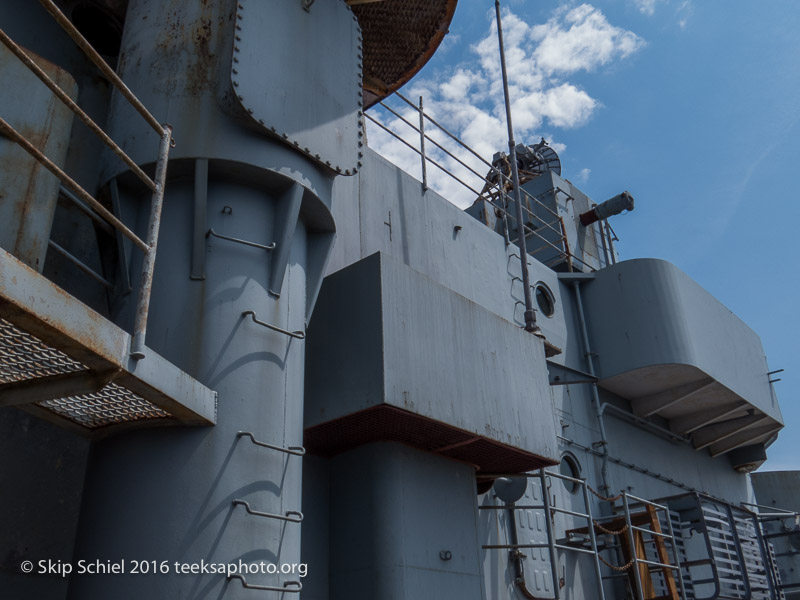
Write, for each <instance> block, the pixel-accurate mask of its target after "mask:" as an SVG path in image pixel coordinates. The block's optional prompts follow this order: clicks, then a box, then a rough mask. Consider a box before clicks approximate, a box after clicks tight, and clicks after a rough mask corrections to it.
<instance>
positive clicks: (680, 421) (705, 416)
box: [669, 400, 749, 435]
mask: <svg viewBox="0 0 800 600" xmlns="http://www.w3.org/2000/svg"><path fill="white" fill-rule="evenodd" d="M747 406H749V405H748V403H747V402H745V401H744V400H743V401H741V402H729V403H727V404H723V405H722V406H716V407H714V408H708V409H706V410H701V411H698V412H696V413H692V414H691V415H687V416H685V417H678V418H677V419H672V420H671V421H670V422H669V428H670V429H671V430H672V431H673V432H675V433H677V434H678V435H688V434H690V433H693V432H695V431H697V430H698V429H700V428H701V427H705V426H706V425H710V424H711V423H714V422H715V421H719V420H721V419H724V418H725V417H729V416H731V415H732V414H734V413H736V412H738V411H740V410H742V409H744V408H746V407H747Z"/></svg>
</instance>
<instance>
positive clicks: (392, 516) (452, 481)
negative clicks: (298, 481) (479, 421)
mask: <svg viewBox="0 0 800 600" xmlns="http://www.w3.org/2000/svg"><path fill="white" fill-rule="evenodd" d="M330 469H331V471H330V481H331V495H330V510H331V514H332V515H335V518H332V519H331V529H330V548H331V554H330V560H331V564H330V595H329V596H327V597H328V598H330V599H331V600H372V599H374V598H381V599H382V600H401V599H410V598H459V599H462V600H483V599H484V598H485V595H484V592H483V587H482V585H481V577H480V554H479V549H478V536H477V507H476V504H475V478H474V477H473V470H472V467H470V466H469V465H465V464H461V463H457V462H454V461H451V460H448V459H445V458H441V457H435V456H431V455H430V454H428V453H425V452H421V451H419V450H415V449H412V448H407V447H405V446H402V445H400V444H395V443H383V442H382V443H377V444H369V445H366V446H362V447H360V448H356V449H354V450H351V451H349V452H345V453H343V454H341V455H339V456H337V457H336V458H334V459H332V460H331V464H330ZM442 551H445V552H450V553H451V556H452V558H450V559H449V560H443V559H442V558H441V557H440V552H442Z"/></svg>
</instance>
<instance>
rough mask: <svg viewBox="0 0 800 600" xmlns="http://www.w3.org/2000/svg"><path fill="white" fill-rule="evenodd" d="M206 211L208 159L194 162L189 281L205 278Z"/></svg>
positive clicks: (199, 159)
mask: <svg viewBox="0 0 800 600" xmlns="http://www.w3.org/2000/svg"><path fill="white" fill-rule="evenodd" d="M207 210H208V159H207V158H198V159H197V160H195V161H194V215H193V219H194V223H193V228H192V267H191V271H189V279H194V280H203V279H205V278H206V231H207V230H206V212H207Z"/></svg>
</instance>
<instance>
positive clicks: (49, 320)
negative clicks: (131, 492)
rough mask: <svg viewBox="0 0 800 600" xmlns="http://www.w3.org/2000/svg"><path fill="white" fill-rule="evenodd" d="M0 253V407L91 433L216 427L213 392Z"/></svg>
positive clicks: (77, 301) (13, 259) (84, 432)
mask: <svg viewBox="0 0 800 600" xmlns="http://www.w3.org/2000/svg"><path fill="white" fill-rule="evenodd" d="M129 349H130V336H129V335H128V334H127V333H126V332H125V331H123V330H122V329H120V328H119V327H117V326H116V325H114V324H113V323H111V322H109V321H108V320H106V319H105V318H103V317H102V316H101V315H99V314H98V313H96V312H94V311H93V310H92V309H90V308H89V307H87V306H86V305H84V304H83V303H82V302H80V301H79V300H77V299H75V298H73V297H72V296H70V295H68V294H66V293H65V292H64V291H63V290H61V289H60V288H58V287H57V286H56V285H54V284H53V283H51V282H50V281H49V280H47V279H46V278H45V277H43V276H42V275H40V274H39V273H37V272H36V271H34V270H32V269H30V268H29V267H27V266H25V265H24V264H22V263H21V262H20V261H18V260H17V259H16V258H14V257H13V256H11V255H10V254H9V253H7V252H6V251H4V250H2V249H0V407H3V406H16V407H18V408H20V409H22V410H25V411H27V412H30V413H32V414H35V415H37V416H39V417H42V418H44V419H47V420H48V421H51V422H53V423H55V424H57V425H59V426H62V427H65V428H67V429H70V430H73V431H76V432H78V433H81V434H83V435H88V436H92V437H94V436H102V435H108V434H109V433H113V432H116V431H118V430H119V429H121V428H125V429H127V428H130V427H148V426H163V425H180V424H183V425H213V424H214V422H215V419H216V393H215V392H214V391H212V390H210V389H208V388H207V387H205V386H204V385H202V384H201V383H199V382H198V381H196V380H194V379H193V378H191V377H190V376H189V375H187V374H186V373H184V372H183V371H181V370H180V369H178V368H177V367H176V366H175V365H173V364H171V363H170V362H168V361H167V360H165V359H164V358H162V357H160V356H158V355H157V354H156V353H155V352H153V351H151V350H147V351H146V356H145V358H143V359H140V360H138V361H135V360H132V359H131V358H130V356H129Z"/></svg>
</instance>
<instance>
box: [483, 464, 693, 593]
mask: <svg viewBox="0 0 800 600" xmlns="http://www.w3.org/2000/svg"><path fill="white" fill-rule="evenodd" d="M482 476H483V477H487V478H498V477H526V478H538V479H539V480H540V485H541V486H542V504H516V503H510V504H504V505H486V506H479V507H478V508H479V509H480V510H509V511H516V510H527V509H533V510H542V511H544V513H545V518H544V522H545V528H546V532H547V543H536V544H485V545H483V546H482V548H483V549H484V550H492V549H504V550H512V551H519V550H521V549H524V548H548V549H549V552H550V566H551V574H552V578H553V589H554V598H555V600H559V598H560V585H559V575H558V562H557V560H558V555H557V551H558V550H561V551H565V552H576V553H579V554H590V555H592V556H593V558H594V570H595V576H596V579H597V589H598V597H599V598H600V599H601V600H604V599H605V590H604V588H603V580H604V579H608V578H612V577H615V576H614V575H611V576H604V575H603V573H602V568H601V566H600V563H601V562H602V563H603V564H605V565H606V566H607V567H609V568H610V569H611V570H612V571H617V572H618V573H619V574H622V573H624V572H626V571H629V570H631V571H633V573H634V576H633V578H632V579H633V581H632V582H631V587H632V588H633V593H634V595H635V597H636V598H639V599H644V598H645V597H646V596H645V594H644V586H643V581H642V576H641V573H640V565H643V566H644V569H650V568H651V567H654V568H656V569H660V570H661V571H662V573H664V585H665V587H666V588H667V594H668V595H667V596H664V597H665V598H670V599H672V598H674V599H675V600H677V599H678V598H680V599H681V600H687V595H686V587H685V584H684V580H683V574H682V571H681V569H682V565H681V562H680V553H679V551H678V545H677V542H676V538H675V533H674V531H673V528H672V520H671V516H670V510H669V508H668V507H667V506H663V505H661V504H657V503H655V502H651V501H649V500H645V499H643V498H639V497H637V496H633V495H631V494H628V493H627V492H625V491H622V492H620V493H619V494H618V495H617V496H614V497H612V498H606V497H604V496H601V495H600V494H598V493H597V492H596V491H595V490H593V489H592V488H591V486H589V484H588V483H587V481H586V479H578V478H575V477H570V476H568V475H563V474H561V473H554V472H548V471H546V470H545V469H540V470H539V471H538V473H522V474H519V473H517V474H487V475H482ZM548 478H555V479H559V480H561V481H564V482H569V483H571V484H573V485H575V486H578V487H580V488H581V490H582V497H583V502H584V510H585V511H586V512H585V513H581V512H578V511H575V510H568V509H566V508H560V507H557V506H553V505H552V503H551V502H550V497H549V493H548V489H549V486H548V485H547V479H548ZM590 492H591V493H592V494H594V495H595V496H597V497H598V498H599V499H600V500H601V501H606V502H611V503H612V504H613V506H614V510H615V511H617V510H622V511H623V517H622V518H623V519H624V525H623V526H622V527H621V528H620V529H618V530H616V531H614V530H610V529H608V528H606V527H605V526H604V523H607V522H608V521H617V522H619V521H620V515H619V514H618V513H616V512H615V514H611V515H607V516H598V517H596V518H595V517H594V516H593V515H592V503H591V499H590V496H589V493H590ZM620 499H621V500H622V504H621V506H617V505H616V501H617V500H620ZM631 500H632V501H633V503H634V504H631V502H630V501H631ZM632 506H633V507H636V506H640V507H641V506H643V507H645V508H646V512H647V517H648V522H649V523H650V524H651V528H650V529H647V528H645V527H640V526H639V525H637V524H636V523H638V521H636V523H635V522H634V520H633V519H632V514H631V508H632ZM657 511H664V513H665V515H666V523H667V532H663V531H661V530H660V525H659V524H658V523H656V524H655V525H653V523H654V522H656V520H658V515H657ZM556 514H564V515H569V516H572V517H575V518H578V519H585V520H586V522H587V526H586V527H585V528H577V529H571V530H568V531H567V538H565V540H566V541H564V540H557V539H556V537H555V533H554V528H555V523H554V521H553V517H554V516H555V515H556ZM635 516H637V517H641V514H637V515H635ZM636 532H638V535H639V536H640V537H639V540H638V543H637V540H636V539H635V535H637V534H636ZM598 533H599V534H602V535H611V536H615V537H619V536H621V535H623V534H626V535H627V543H628V544H629V551H630V554H631V559H630V560H629V561H628V562H627V563H626V564H624V565H619V566H618V565H615V564H613V563H611V562H609V561H607V560H605V559H604V558H603V557H602V556H601V555H600V552H601V551H602V550H604V549H609V548H610V547H609V546H606V547H604V548H600V547H599V545H598V540H597V535H598ZM580 535H585V536H587V537H588V542H589V548H586V547H584V545H583V544H585V542H586V540H584V541H583V542H578V541H577V540H576V541H571V540H570V536H572V537H575V536H580ZM644 535H651V536H652V539H651V540H644ZM648 541H650V542H654V544H655V546H656V553H657V556H658V560H650V559H649V558H648V557H647V554H646V552H645V556H644V557H640V556H639V553H638V550H637V549H638V548H642V547H643V546H644V545H645V544H646V543H647V542H648ZM667 541H669V542H670V545H671V548H672V557H671V560H672V561H673V562H668V561H670V557H669V556H668V555H667V554H666V548H665V542H667ZM570 543H572V544H573V545H568V544H570ZM673 571H674V572H675V573H677V578H676V579H677V581H678V587H676V586H675V585H674V584H675V581H674V579H675V578H674V576H672V575H669V576H668V575H667V573H668V572H670V573H671V572H673Z"/></svg>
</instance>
